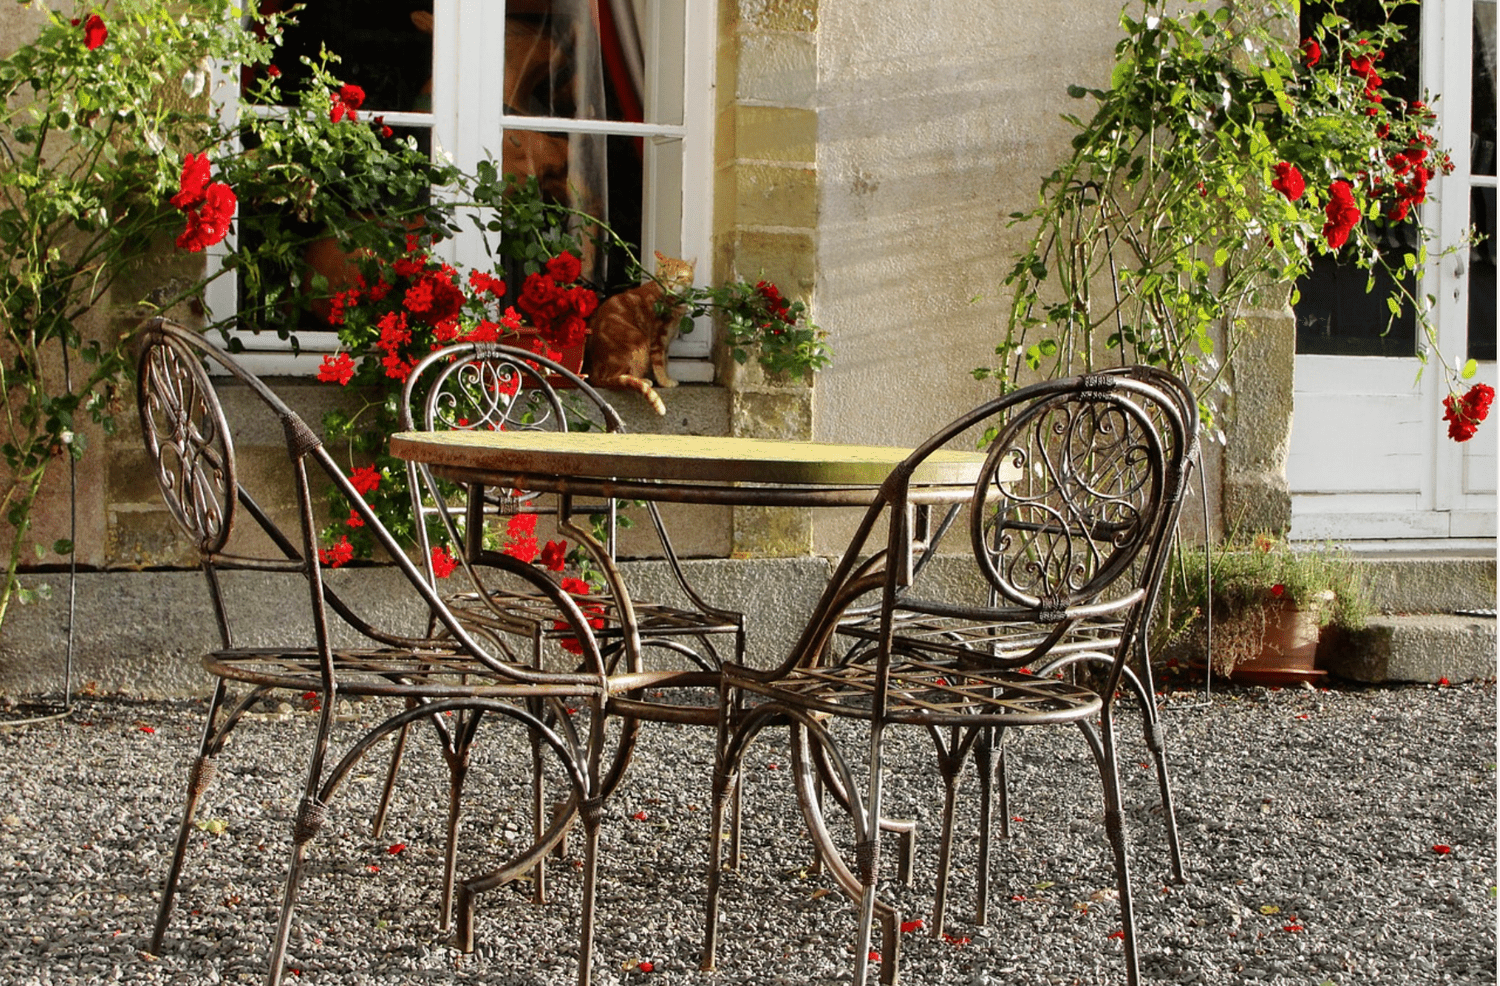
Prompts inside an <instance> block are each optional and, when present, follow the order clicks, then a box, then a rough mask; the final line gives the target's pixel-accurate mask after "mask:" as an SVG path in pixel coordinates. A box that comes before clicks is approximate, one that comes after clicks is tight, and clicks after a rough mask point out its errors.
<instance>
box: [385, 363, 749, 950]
mask: <svg viewBox="0 0 1500 986" xmlns="http://www.w3.org/2000/svg"><path fill="white" fill-rule="evenodd" d="M401 415H402V417H401V426H402V428H403V429H407V430H410V429H420V430H424V431H432V430H440V431H446V430H458V429H466V430H485V429H493V430H531V431H579V430H602V431H623V430H624V428H625V425H624V422H623V421H622V420H621V418H620V416H619V414H618V413H617V412H616V411H615V409H614V408H613V407H612V406H611V405H610V404H609V402H608V401H607V400H606V399H605V398H604V397H603V396H602V395H601V394H599V392H598V391H596V390H595V389H594V388H593V387H591V386H590V385H589V384H588V383H587V382H586V381H584V380H583V379H582V378H580V377H579V376H577V375H576V374H574V373H572V372H570V371H569V370H567V369H566V368H564V367H562V366H560V365H559V364H557V363H555V362H553V361H552V360H549V359H547V358H545V357H543V356H539V355H537V354H535V353H532V352H530V351H528V350H524V349H518V348H514V347H510V346H504V345H499V344H494V343H460V344H458V345H453V346H448V347H446V348H444V349H440V350H436V351H434V352H433V353H431V354H430V355H428V356H427V357H425V358H424V359H423V360H422V361H421V362H419V363H418V364H417V365H416V367H415V368H414V369H413V370H412V373H411V375H410V376H409V377H408V378H407V382H406V386H405V388H404V391H403V400H402V406H401ZM407 471H408V483H409V487H410V490H411V492H412V497H413V510H414V512H415V515H416V516H417V518H418V524H417V538H418V543H419V545H420V549H421V555H422V557H423V558H425V559H427V563H428V574H429V576H431V575H432V574H433V571H432V552H433V546H434V544H437V545H439V546H440V547H443V548H446V549H450V550H452V552H453V554H454V556H455V557H456V558H457V560H458V561H459V562H460V563H461V564H462V565H463V567H464V569H465V571H466V574H467V576H468V578H467V580H466V584H465V587H464V588H463V589H462V590H460V591H458V592H453V593H445V599H446V601H447V602H448V604H449V606H450V607H452V609H453V611H454V612H455V614H457V616H458V617H459V619H460V620H461V621H463V623H464V624H465V625H466V626H467V627H469V628H470V630H471V631H472V632H475V633H479V634H481V635H483V636H484V638H485V639H486V641H491V642H493V643H494V644H495V646H497V647H502V648H506V657H507V659H509V660H512V661H516V662H520V663H524V664H529V665H531V666H536V667H539V666H540V664H539V662H540V661H541V659H542V657H543V655H544V654H545V653H547V652H548V645H549V644H550V645H552V646H551V653H553V654H556V653H557V645H558V644H565V645H566V644H570V643H571V640H572V637H573V632H572V630H571V629H570V628H569V627H568V626H567V624H566V623H563V622H560V621H559V620H558V619H557V616H556V610H555V608H554V606H553V604H552V601H551V599H550V598H549V597H548V596H547V595H545V594H543V593H540V592H538V591H537V590H536V588H535V587H534V586H533V585H532V584H531V583H530V582H526V581H520V582H518V581H516V580H515V579H513V578H510V577H509V575H508V572H507V569H505V568H503V567H496V563H497V562H499V561H501V560H502V559H503V557H504V552H503V551H501V550H497V549H495V548H493V547H486V548H485V549H484V550H481V551H478V552H470V551H465V550H463V549H462V548H461V547H460V546H461V545H463V544H464V538H465V537H466V535H467V534H468V533H469V532H470V531H477V530H479V529H480V528H481V526H482V525H491V526H492V527H493V526H496V525H498V524H499V523H500V522H502V521H504V520H506V519H507V518H513V517H516V516H518V515H522V516H524V515H534V516H544V517H547V518H549V519H550V523H553V524H555V525H556V530H557V533H558V534H559V535H561V536H565V537H567V538H569V539H571V540H572V542H573V543H574V544H576V545H577V546H579V547H581V548H583V549H584V550H585V551H586V552H587V553H588V554H589V555H590V556H591V557H592V559H593V562H594V563H595V566H596V571H597V572H598V575H599V577H600V578H602V579H603V580H604V581H605V582H606V588H607V589H608V590H609V591H606V592H604V593H599V594H594V595H589V596H588V597H587V598H586V600H584V601H582V605H583V606H584V608H585V609H586V610H587V612H588V616H589V619H590V621H591V628H592V630H593V635H594V638H595V640H596V641H597V643H598V646H599V648H600V650H601V653H602V654H603V656H604V659H605V663H606V667H607V669H608V670H609V671H610V672H611V681H610V694H609V696H608V700H607V701H608V708H607V711H608V713H609V714H610V715H611V716H612V717H613V719H614V720H615V722H616V723H617V724H618V725H619V728H621V729H622V730H624V731H625V734H624V736H623V737H622V739H623V741H622V742H620V743H617V744H615V745H614V751H615V756H614V757H613V758H612V760H611V761H610V764H609V766H608V768H607V769H606V771H605V776H604V780H603V785H604V787H603V791H604V793H605V794H606V795H607V794H608V792H609V791H612V790H613V789H614V787H615V786H616V785H617V784H618V783H619V781H620V779H621V777H622V776H623V773H624V771H625V769H626V766H627V764H628V760H629V752H630V750H631V748H632V746H633V737H634V731H635V730H636V729H638V728H639V725H640V723H641V722H643V721H666V722H677V723H686V724H694V725H702V726H713V725H714V724H715V723H716V722H717V714H718V713H717V709H718V704H717V703H718V689H719V668H720V667H721V665H722V664H723V663H724V661H725V659H726V658H727V659H730V660H743V658H744V654H745V629H744V618H743V616H742V615H741V614H739V613H736V612H732V611H730V610H725V609H721V608H718V607H715V606H713V605H711V604H710V603H708V602H707V601H705V600H704V599H703V598H702V597H701V596H700V595H699V594H698V593H697V592H696V591H695V590H694V589H693V587H692V585H691V583H690V582H689V581H688V579H687V577H686V575H685V573H684V571H683V568H682V564H681V562H680V560H679V559H678V557H677V553H676V551H675V550H674V549H673V546H672V542H671V538H670V537H669V535H668V533H667V528H666V526H665V524H664V522H663V520H662V517H661V515H660V513H659V512H658V509H657V505H656V504H655V503H645V504H644V505H643V507H644V510H645V512H646V514H647V516H648V517H649V519H650V521H651V525H652V527H653V529H654V531H655V534H656V537H657V540H658V543H659V544H660V546H661V549H662V555H663V557H664V559H665V560H666V563H667V565H668V566H669V568H670V571H671V573H672V576H673V579H674V582H675V586H676V588H677V590H678V592H679V593H680V596H681V598H682V602H681V604H679V605H671V604H666V603H659V602H648V601H644V600H642V599H640V598H637V597H635V596H633V595H632V594H630V593H628V592H627V591H625V590H624V589H623V587H622V586H621V585H620V579H621V575H620V572H619V570H618V568H617V566H616V564H615V556H616V535H617V530H618V523H617V505H616V502H615V501H614V500H607V501H603V502H598V503H590V504H584V503H580V502H577V501H576V499H575V498H571V497H570V498H566V500H565V501H564V498H560V497H557V496H554V495H547V494H539V493H537V492H535V491H526V490H499V491H497V490H495V489H494V488H492V487H485V488H483V489H480V488H474V487H469V488H462V489H460V488H458V487H456V486H454V485H453V484H450V483H444V482H441V481H439V480H438V479H437V478H436V477H435V476H434V475H433V474H432V472H431V470H430V469H429V468H428V467H427V466H426V465H425V464H422V463H417V462H409V463H408V464H407ZM585 524H586V525H587V526H584V525H585ZM435 584H437V583H436V582H435ZM622 600H623V601H624V603H623V605H622V602H621V601H622ZM563 656H565V654H564V655H563ZM643 656H644V657H645V658H648V659H650V658H653V657H654V658H657V659H656V660H650V661H649V663H650V664H651V666H650V667H645V666H643V664H642V657H643ZM537 753H538V754H540V751H537ZM398 756H399V747H398ZM538 764H539V760H538ZM395 766H396V761H395V759H393V762H392V774H393V775H394V771H395ZM534 785H535V803H534V809H535V812H536V819H535V825H536V828H537V831H538V832H541V831H544V830H545V829H546V827H547V826H548V825H549V824H551V819H552V818H553V817H554V816H555V814H556V811H557V810H558V806H557V805H549V804H548V803H547V799H546V798H545V796H544V795H543V793H542V777H541V775H540V773H538V774H537V775H536V776H535V777H534ZM390 787H391V785H390V781H389V780H388V781H387V785H386V795H385V797H383V798H382V810H381V816H380V817H382V818H383V815H384V804H385V802H386V799H387V798H388V797H389V791H390ZM735 816H736V823H735V826H734V832H735V838H736V841H738V838H739V825H738V816H739V811H738V803H736V810H735ZM378 823H379V821H378V820H377V824H378ZM533 879H534V883H533V893H534V896H535V898H536V900H537V901H538V902H541V900H542V899H543V898H544V896H545V893H546V890H545V887H546V878H545V867H544V866H543V865H542V864H541V863H538V866H537V868H536V872H535V873H534V874H533ZM492 885H493V884H492V883H488V882H485V881H478V880H470V881H466V886H469V887H471V888H483V889H488V888H489V887H490V886H492ZM471 921H472V914H471V913H470V912H468V911H467V910H466V909H465V908H464V906H463V904H462V902H460V914H459V941H460V945H461V946H463V947H472V938H471V936H472V928H471V924H470V922H471Z"/></svg>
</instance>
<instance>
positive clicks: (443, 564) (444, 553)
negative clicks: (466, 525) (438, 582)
mask: <svg viewBox="0 0 1500 986" xmlns="http://www.w3.org/2000/svg"><path fill="white" fill-rule="evenodd" d="M457 567H458V559H457V558H454V557H453V555H452V554H451V553H450V552H449V551H448V549H447V548H445V547H443V546H441V545H439V546H438V547H436V548H433V549H432V574H433V575H436V576H437V577H438V578H440V579H446V578H447V577H448V576H450V575H452V574H453V570H454V569H455V568H457Z"/></svg>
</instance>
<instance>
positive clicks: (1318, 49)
mask: <svg viewBox="0 0 1500 986" xmlns="http://www.w3.org/2000/svg"><path fill="white" fill-rule="evenodd" d="M1322 57H1323V48H1322V46H1320V45H1319V44H1318V43H1317V42H1316V41H1314V40H1313V39H1312V38H1308V39H1307V40H1306V41H1304V42H1302V64H1303V65H1306V66H1307V67H1308V68H1312V67H1313V66H1314V65H1316V64H1318V59H1320V58H1322Z"/></svg>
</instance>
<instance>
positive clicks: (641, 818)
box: [630, 811, 651, 822]
mask: <svg viewBox="0 0 1500 986" xmlns="http://www.w3.org/2000/svg"><path fill="white" fill-rule="evenodd" d="M630 817H631V818H633V819H635V820H636V821H638V822H644V821H645V820H646V819H648V818H650V817H651V816H650V815H648V814H646V813H645V811H638V812H636V813H635V814H634V815H631V816H630Z"/></svg>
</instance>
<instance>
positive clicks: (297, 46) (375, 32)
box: [260, 0, 432, 112]
mask: <svg viewBox="0 0 1500 986" xmlns="http://www.w3.org/2000/svg"><path fill="white" fill-rule="evenodd" d="M293 6H296V4H294V3H293V2H292V0H261V4H260V9H261V10H262V12H265V13H275V12H279V11H282V10H285V9H287V8H290V7H293ZM292 16H293V17H294V18H295V20H296V23H289V24H288V25H287V27H286V32H285V35H284V43H283V45H282V47H281V48H280V49H278V50H277V53H276V67H277V68H279V69H280V70H281V74H282V75H281V82H282V85H281V89H282V92H283V93H284V94H289V93H293V92H296V91H297V90H299V89H301V88H302V86H303V84H304V82H305V81H306V79H307V69H306V67H305V66H303V64H302V59H303V57H307V58H312V59H317V58H318V54H319V52H320V50H321V49H322V48H323V47H325V46H326V47H327V48H328V50H329V51H331V52H333V53H334V54H336V55H338V56H339V57H340V59H341V60H340V61H339V62H338V63H336V64H333V65H331V66H330V71H332V72H333V74H334V75H335V76H337V77H338V78H340V79H342V80H343V81H344V82H348V83H353V84H354V85H357V86H359V87H360V88H362V89H363V90H364V91H365V103H364V107H363V109H364V110H373V111H375V112H382V111H384V112H400V111H418V112H425V111H428V110H430V109H431V108H432V3H431V0H304V3H303V6H302V9H300V10H298V11H297V12H296V13H294V14H293V15H292Z"/></svg>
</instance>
